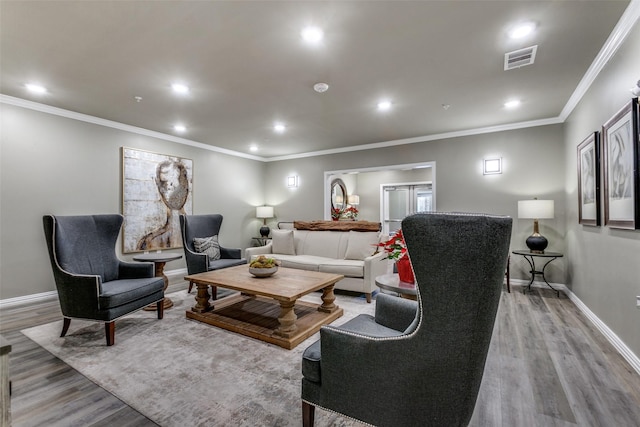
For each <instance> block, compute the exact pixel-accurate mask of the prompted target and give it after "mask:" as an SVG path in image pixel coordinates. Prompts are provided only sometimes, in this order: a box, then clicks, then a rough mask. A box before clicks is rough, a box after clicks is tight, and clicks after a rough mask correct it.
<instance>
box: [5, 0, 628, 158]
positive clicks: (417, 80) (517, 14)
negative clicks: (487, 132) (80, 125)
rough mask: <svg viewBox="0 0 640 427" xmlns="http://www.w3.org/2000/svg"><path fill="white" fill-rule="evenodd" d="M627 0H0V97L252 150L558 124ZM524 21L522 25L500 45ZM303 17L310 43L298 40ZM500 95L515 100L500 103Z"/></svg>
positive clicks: (306, 149)
mask: <svg viewBox="0 0 640 427" xmlns="http://www.w3.org/2000/svg"><path fill="white" fill-rule="evenodd" d="M628 4H629V1H626V0H625V1H621V0H609V1H591V0H576V1H479V0H477V1H225V2H222V1H199V2H198V1H168V2H150V1H144V2H143V1H100V2H93V1H91V2H89V1H55V2H54V1H42V2H39V1H4V0H3V1H2V2H1V3H0V19H1V21H0V24H1V26H0V40H1V41H0V43H1V44H0V55H1V64H0V67H1V68H0V73H1V74H0V76H1V80H0V92H1V93H2V94H4V95H6V96H5V97H4V98H5V100H6V99H7V96H8V97H16V98H21V99H25V100H31V101H35V102H37V103H41V104H45V105H49V106H53V107H58V108H62V109H65V110H70V111H73V112H78V113H83V114H87V115H91V116H95V117H99V118H102V119H107V120H112V121H115V122H119V123H124V124H127V125H132V126H136V127H140V128H143V129H148V130H152V131H156V132H161V133H165V134H169V135H174V136H179V137H181V138H185V139H187V140H189V141H195V142H199V143H203V144H208V145H212V146H215V147H220V148H223V149H228V150H233V151H237V152H239V153H245V154H251V155H255V156H259V157H261V158H265V159H266V158H285V157H287V156H295V155H300V154H303V153H310V152H318V151H324V150H332V151H335V150H340V149H344V147H355V146H360V145H366V144H375V143H382V142H387V141H396V140H400V139H406V138H412V139H414V140H415V138H418V139H419V138H426V139H428V137H429V136H433V135H440V134H446V133H451V132H460V131H467V130H474V129H482V128H487V127H489V128H494V127H501V126H505V125H510V124H514V123H517V124H520V123H523V122H529V121H542V122H544V121H553V120H555V121H558V117H560V116H561V114H562V111H563V108H565V106H566V105H568V102H569V99H570V97H571V96H572V94H573V93H574V91H575V90H576V87H577V86H578V84H579V83H580V81H581V79H582V78H583V76H585V73H587V71H588V69H589V67H590V65H591V64H592V63H593V62H594V60H595V59H596V57H597V55H598V53H599V52H600V51H601V49H602V48H603V45H605V42H606V40H607V38H608V37H609V35H610V34H611V33H612V31H613V30H614V27H615V26H616V24H617V23H618V21H619V20H620V17H621V16H622V14H623V12H624V11H625V8H626V7H627V6H628ZM525 20H530V21H534V22H535V23H536V24H537V30H536V32H535V33H534V34H533V36H530V37H528V38H526V39H524V40H519V41H513V40H510V39H509V38H508V37H507V34H506V32H507V30H508V29H509V28H510V27H511V26H513V25H514V24H516V23H518V22H522V21H525ZM309 23H312V24H314V25H317V26H320V27H322V28H323V29H324V33H325V38H324V40H323V42H322V44H321V45H320V46H316V47H310V46H308V45H306V44H305V43H303V42H302V39H301V37H300V30H301V29H302V28H303V27H304V26H305V25H307V24H309ZM532 45H538V50H537V56H536V60H535V63H534V64H533V65H530V66H526V67H523V68H519V69H516V70H511V71H504V70H503V62H504V54H505V53H507V52H510V51H513V50H516V49H519V48H523V47H528V46H532ZM31 81H34V82H39V83H40V84H42V85H44V86H46V87H47V88H48V93H46V94H44V95H33V94H30V93H28V91H26V89H25V87H24V85H25V83H27V82H31ZM174 81H182V82H185V83H186V84H188V85H189V86H190V88H191V91H190V93H189V94H188V95H186V96H176V95H175V94H173V93H172V92H171V90H170V85H171V83H172V82H174ZM317 82H326V83H328V84H329V85H330V88H329V90H328V91H327V92H325V93H322V94H319V93H316V92H314V90H313V85H314V84H315V83H317ZM629 84H630V85H631V82H629ZM135 96H140V97H142V101H141V102H136V101H135V99H134V97H135ZM383 97H385V98H388V99H390V100H392V102H393V108H392V110H391V111H389V112H386V113H380V112H378V111H377V110H376V104H377V102H378V100H379V99H380V98H383ZM512 98H518V99H520V100H521V101H522V105H521V107H520V108H518V109H515V110H507V109H505V108H504V106H503V104H504V102H505V101H507V100H509V99H512ZM443 104H448V105H450V107H449V108H448V109H444V108H443V107H442V105H443ZM275 121H281V122H284V123H286V125H287V131H286V132H285V133H283V134H276V133H274V132H273V130H272V126H273V123H274V122H275ZM177 122H182V123H184V124H185V125H186V126H187V127H188V130H187V132H185V133H184V134H179V133H176V132H175V131H174V130H173V129H172V126H173V125H174V124H175V123H177ZM251 144H257V145H258V146H259V151H257V152H255V153H252V152H250V151H249V146H250V145H251Z"/></svg>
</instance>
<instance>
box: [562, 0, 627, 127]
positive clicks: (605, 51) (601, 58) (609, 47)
mask: <svg viewBox="0 0 640 427" xmlns="http://www.w3.org/2000/svg"><path fill="white" fill-rule="evenodd" d="M638 19H640V0H631V2H630V3H629V5H628V6H627V9H626V10H625V11H624V13H623V14H622V16H621V17H620V20H619V21H618V23H617V24H616V26H615V27H614V29H613V31H612V32H611V34H610V35H609V38H607V41H606V42H605V43H604V45H603V46H602V49H600V52H598V55H597V56H596V59H594V60H593V62H592V63H591V66H590V67H589V69H588V70H587V72H586V73H585V74H584V76H583V77H582V80H580V83H578V86H576V90H575V91H574V92H573V94H572V95H571V97H570V98H569V101H567V104H566V105H565V106H564V108H563V109H562V111H561V112H560V115H559V116H558V118H559V119H560V120H561V121H562V122H564V121H565V120H567V117H569V114H571V112H572V111H573V109H574V108H576V106H577V105H578V103H579V102H580V100H581V99H582V97H583V96H584V94H585V93H586V92H587V90H589V87H591V84H592V83H593V82H594V80H595V79H596V77H598V74H600V72H601V71H602V69H603V68H604V67H605V66H606V65H607V63H608V62H609V60H610V59H611V58H612V57H613V55H614V54H615V53H616V52H617V51H618V48H620V46H621V45H622V42H624V40H625V39H626V38H627V35H628V34H629V32H630V31H631V29H632V28H633V26H634V25H635V23H636V21H637V20H638Z"/></svg>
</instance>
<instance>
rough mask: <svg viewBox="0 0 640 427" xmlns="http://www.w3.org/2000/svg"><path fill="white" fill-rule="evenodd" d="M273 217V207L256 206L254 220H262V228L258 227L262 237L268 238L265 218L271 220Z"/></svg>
mask: <svg viewBox="0 0 640 427" xmlns="http://www.w3.org/2000/svg"><path fill="white" fill-rule="evenodd" d="M274 216H275V214H274V212H273V206H257V207H256V218H262V227H260V235H261V236H262V237H269V231H270V230H269V227H267V218H273V217H274Z"/></svg>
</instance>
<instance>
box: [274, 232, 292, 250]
mask: <svg viewBox="0 0 640 427" xmlns="http://www.w3.org/2000/svg"><path fill="white" fill-rule="evenodd" d="M271 244H272V246H271V251H272V252H273V253H274V254H283V255H295V254H296V249H295V247H294V245H293V230H272V231H271Z"/></svg>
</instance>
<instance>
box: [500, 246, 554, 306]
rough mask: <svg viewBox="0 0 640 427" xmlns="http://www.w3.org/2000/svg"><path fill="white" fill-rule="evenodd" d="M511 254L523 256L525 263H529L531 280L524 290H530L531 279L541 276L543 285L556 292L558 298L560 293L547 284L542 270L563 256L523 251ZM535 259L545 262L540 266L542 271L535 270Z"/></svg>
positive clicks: (552, 253)
mask: <svg viewBox="0 0 640 427" xmlns="http://www.w3.org/2000/svg"><path fill="white" fill-rule="evenodd" d="M512 253H513V254H515V255H521V256H523V257H524V259H526V260H527V262H528V263H529V266H530V267H531V271H529V273H531V280H529V285H528V286H527V287H526V288H528V289H529V290H531V285H532V284H533V279H534V278H535V277H536V274H539V275H541V276H542V280H544V283H546V284H547V286H548V287H550V288H551V289H553V290H554V291H556V294H557V295H558V297H560V291H559V290H557V289H556V288H554V287H553V286H551V285H550V284H549V282H547V278H546V277H545V275H544V270H545V269H546V268H547V265H549V264H550V263H551V262H552V261H553V260H555V259H556V258H562V257H563V256H564V255H563V254H561V253H560V252H544V253H536V252H531V251H529V250H525V249H522V250H517V251H513V252H512ZM536 258H545V260H546V262H545V263H544V265H543V266H542V270H536V261H535V259H536ZM526 288H525V292H526Z"/></svg>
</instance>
